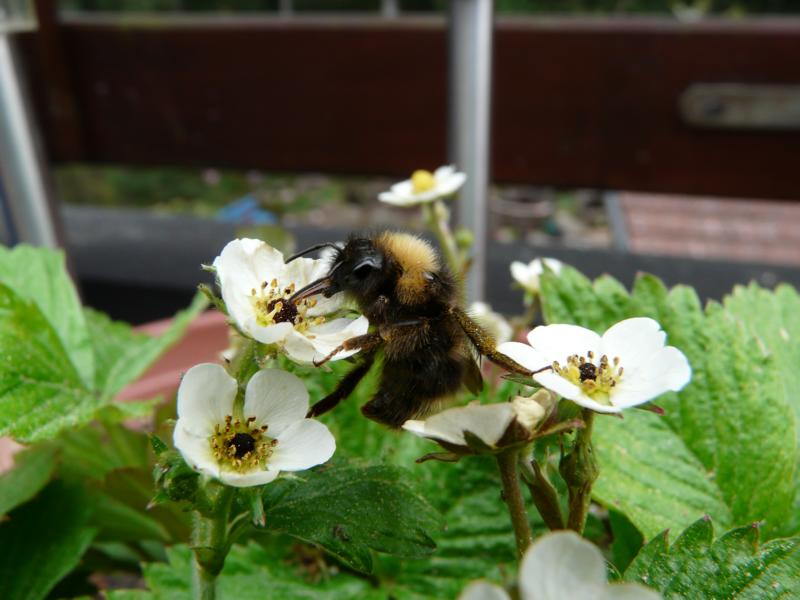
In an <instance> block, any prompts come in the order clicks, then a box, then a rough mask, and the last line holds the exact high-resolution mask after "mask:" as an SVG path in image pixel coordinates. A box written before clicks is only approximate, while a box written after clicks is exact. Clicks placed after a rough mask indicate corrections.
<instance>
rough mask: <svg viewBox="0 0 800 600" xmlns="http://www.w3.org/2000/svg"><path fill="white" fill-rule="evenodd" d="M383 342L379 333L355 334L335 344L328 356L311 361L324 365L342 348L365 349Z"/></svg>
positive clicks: (316, 364) (316, 365) (317, 365)
mask: <svg viewBox="0 0 800 600" xmlns="http://www.w3.org/2000/svg"><path fill="white" fill-rule="evenodd" d="M382 342H383V337H381V335H380V334H379V333H366V334H364V335H357V336H355V337H351V338H349V339H347V340H345V341H344V342H342V343H341V344H340V345H338V346H336V348H334V349H333V350H332V351H331V353H330V354H328V356H326V357H325V358H323V359H322V360H319V361H317V360H314V361H311V362H313V363H314V366H315V367H319V366H322V365H324V364H325V363H326V362H328V361H329V360H330V359H332V358H333V357H334V356H336V355H337V354H339V352H341V351H342V350H367V349H370V348H375V347H376V346H378V345H379V344H381V343H382Z"/></svg>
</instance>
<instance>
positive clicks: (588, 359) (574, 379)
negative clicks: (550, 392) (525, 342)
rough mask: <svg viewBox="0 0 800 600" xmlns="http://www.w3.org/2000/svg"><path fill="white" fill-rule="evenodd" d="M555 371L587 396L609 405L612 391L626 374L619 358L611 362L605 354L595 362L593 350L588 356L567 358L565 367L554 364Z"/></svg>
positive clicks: (574, 355) (575, 355)
mask: <svg viewBox="0 0 800 600" xmlns="http://www.w3.org/2000/svg"><path fill="white" fill-rule="evenodd" d="M553 371H554V372H555V373H557V374H559V375H561V377H563V378H564V379H566V380H567V381H569V382H570V383H574V384H575V385H577V386H578V387H580V388H581V389H582V390H583V391H584V393H585V394H586V395H587V396H591V397H592V398H593V399H594V400H597V401H598V402H602V403H605V404H609V405H610V404H611V401H610V400H609V396H610V393H611V389H612V388H613V387H614V386H616V385H617V383H619V381H620V380H621V379H622V374H623V372H624V371H623V368H622V367H621V366H620V364H619V358H617V357H615V358H614V359H613V360H612V361H611V362H609V360H608V356H606V355H605V354H604V355H603V356H601V357H600V360H599V361H598V362H595V356H594V352H592V351H591V350H590V351H589V352H587V353H586V356H578V355H577V354H573V355H572V356H570V357H568V358H567V364H566V365H564V366H561V365H560V364H559V363H558V362H557V361H556V362H554V363H553Z"/></svg>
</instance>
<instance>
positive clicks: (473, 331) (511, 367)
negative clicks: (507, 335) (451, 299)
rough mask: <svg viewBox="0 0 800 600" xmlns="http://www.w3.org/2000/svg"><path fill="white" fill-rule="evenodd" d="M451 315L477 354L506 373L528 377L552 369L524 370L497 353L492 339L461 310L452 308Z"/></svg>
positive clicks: (519, 365) (495, 344)
mask: <svg viewBox="0 0 800 600" xmlns="http://www.w3.org/2000/svg"><path fill="white" fill-rule="evenodd" d="M451 313H452V314H453V316H454V317H455V319H456V321H458V324H459V325H460V326H461V329H463V330H464V333H466V334H467V337H468V338H469V339H470V341H471V342H472V343H473V344H475V347H476V348H477V349H478V352H480V353H481V354H482V355H483V356H485V357H486V358H488V359H489V360H490V361H492V362H493V363H494V364H496V365H499V366H501V367H503V368H504V369H506V370H507V371H511V372H512V373H519V374H520V375H526V376H528V377H530V376H531V375H535V374H536V373H541V372H542V371H547V370H549V369H552V367H551V366H549V365H548V366H546V367H544V368H542V369H537V370H536V371H531V370H530V369H526V368H525V367H523V366H522V365H521V364H519V363H518V362H517V361H515V360H514V359H512V358H511V357H508V356H506V355H505V354H502V353H500V352H498V351H497V343H496V342H495V341H494V338H493V337H492V336H491V335H489V334H488V333H487V332H486V331H485V330H484V329H483V327H481V326H480V325H478V324H477V323H476V322H475V321H473V320H472V319H471V318H470V317H469V315H468V314H467V313H465V312H464V311H463V310H462V309H460V308H458V307H453V308H452V309H451Z"/></svg>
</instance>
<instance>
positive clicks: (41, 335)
mask: <svg viewBox="0 0 800 600" xmlns="http://www.w3.org/2000/svg"><path fill="white" fill-rule="evenodd" d="M204 306H205V301H204V300H203V299H202V298H199V297H198V298H196V299H195V302H194V303H193V304H192V306H191V307H190V308H189V309H187V310H186V311H183V312H182V313H180V314H179V316H178V317H177V318H176V319H175V322H174V323H173V325H172V326H171V328H170V329H169V330H168V331H167V333H165V334H164V335H163V336H161V337H158V338H152V337H149V336H142V335H137V334H133V333H132V331H131V330H130V327H128V326H127V325H124V324H120V323H112V322H111V321H109V320H108V319H107V318H106V317H104V316H102V315H100V314H99V313H94V312H91V311H87V315H90V317H89V320H90V323H91V327H90V329H91V331H92V334H93V337H92V344H93V348H94V351H95V352H96V354H97V360H98V364H97V367H98V369H97V374H96V375H97V379H96V380H95V376H94V374H93V376H92V378H91V380H90V381H91V382H92V384H96V385H97V386H98V390H99V391H95V390H94V389H93V387H92V388H90V387H88V386H87V385H86V384H85V382H84V381H83V380H82V378H81V374H80V373H79V372H78V371H77V369H76V367H75V365H74V364H73V359H75V357H76V356H77V357H78V358H80V352H77V354H71V353H70V352H75V349H74V348H72V349H70V348H66V347H65V346H64V342H63V340H62V338H61V337H60V336H59V334H58V332H57V331H56V330H55V329H54V328H53V326H52V325H51V323H50V322H48V319H47V317H46V316H45V315H44V314H43V312H42V309H41V308H40V306H39V304H38V303H36V302H34V301H31V300H27V299H26V298H24V297H22V296H20V295H19V294H17V293H16V292H14V290H12V289H11V288H9V287H8V286H6V285H2V284H0V349H2V351H1V353H0V435H11V436H13V437H15V438H17V439H19V440H21V441H24V442H35V441H40V440H44V439H48V438H52V437H55V436H56V435H57V434H58V433H59V432H61V431H62V430H64V429H67V428H75V427H79V426H81V425H84V424H85V423H88V422H89V421H91V420H92V419H93V418H96V417H102V418H104V419H105V420H110V421H117V420H120V419H123V418H127V417H130V416H141V415H142V414H145V412H146V411H148V410H149V409H150V408H152V406H153V402H152V401H148V402H149V403H146V404H141V403H139V404H132V405H130V406H115V407H112V406H110V404H111V402H112V400H113V396H114V394H115V393H116V392H117V391H118V390H119V389H120V388H122V387H124V386H125V385H126V384H127V383H129V382H130V381H131V380H132V379H134V378H136V377H138V375H140V374H141V372H142V371H143V370H145V369H146V368H147V367H148V366H149V365H150V364H151V363H152V362H153V361H154V360H155V359H156V358H157V357H158V356H159V355H160V354H161V353H162V352H163V351H164V350H165V349H166V348H167V347H169V346H170V345H171V344H173V343H174V342H175V341H176V340H177V339H178V338H179V337H180V335H181V334H182V333H183V331H184V330H185V328H186V326H187V325H188V323H189V322H190V321H191V319H192V318H194V316H195V315H196V314H197V313H198V312H199V311H200V310H202V308H203V307H204ZM82 319H83V313H81V322H82V323H83V320H82ZM68 351H69V352H68ZM98 411H100V412H98Z"/></svg>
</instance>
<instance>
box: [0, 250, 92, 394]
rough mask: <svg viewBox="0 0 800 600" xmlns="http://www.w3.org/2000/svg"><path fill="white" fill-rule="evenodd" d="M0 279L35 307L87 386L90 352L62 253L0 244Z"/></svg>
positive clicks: (76, 296) (82, 318) (77, 300)
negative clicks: (50, 327)
mask: <svg viewBox="0 0 800 600" xmlns="http://www.w3.org/2000/svg"><path fill="white" fill-rule="evenodd" d="M0 281H2V282H3V284H4V285H6V286H8V287H9V288H11V289H12V290H13V291H14V293H15V294H17V295H18V296H20V297H21V298H23V299H25V300H27V301H29V302H33V303H35V304H36V305H37V306H38V307H39V310H40V311H41V312H42V314H43V315H44V318H45V319H46V320H47V321H49V322H50V324H51V325H52V328H53V330H54V331H55V334H56V336H57V337H58V339H59V340H60V341H61V345H62V347H63V348H64V351H65V353H66V354H67V356H69V358H70V362H71V363H72V364H73V365H74V366H75V370H76V371H77V373H78V376H79V379H80V381H81V382H82V383H83V384H84V385H85V386H87V387H88V386H91V384H92V381H93V380H94V369H95V367H94V354H93V353H92V346H91V343H90V341H89V332H88V330H87V327H86V321H85V319H84V316H83V312H82V311H81V304H80V300H79V298H78V294H77V292H76V291H75V286H74V285H73V284H72V280H71V279H70V278H69V274H68V273H67V270H66V267H65V264H64V253H63V252H61V251H53V250H48V249H45V248H33V247H31V246H27V245H25V244H20V245H18V246H16V247H15V248H14V249H12V250H9V249H8V248H4V247H2V246H0Z"/></svg>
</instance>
